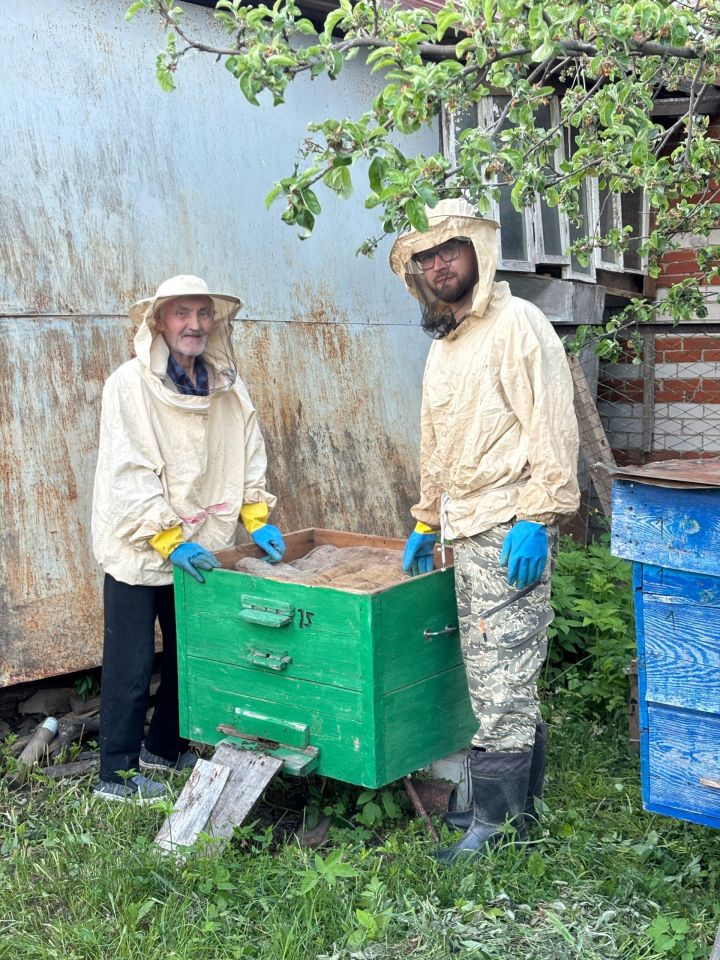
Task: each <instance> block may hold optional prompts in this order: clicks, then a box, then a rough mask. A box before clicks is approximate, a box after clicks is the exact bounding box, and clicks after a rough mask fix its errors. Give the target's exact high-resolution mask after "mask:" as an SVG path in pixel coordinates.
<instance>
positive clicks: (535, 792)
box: [525, 720, 548, 827]
mask: <svg viewBox="0 0 720 960" xmlns="http://www.w3.org/2000/svg"><path fill="white" fill-rule="evenodd" d="M547 736H548V735H547V724H546V723H545V721H544V720H541V721H540V723H538V725H537V726H536V727H535V744H534V746H533V752H532V762H531V764H530V779H529V781H528V793H527V800H526V802H525V823H526V824H527V826H529V827H531V826H532V825H533V824H534V823H537V822H538V820H539V819H540V811H539V810H538V809H537V808H536V806H535V800H536V799H538V800H542V798H543V790H544V786H545V758H546V756H547Z"/></svg>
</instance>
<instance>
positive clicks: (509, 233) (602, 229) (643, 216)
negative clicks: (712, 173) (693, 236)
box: [443, 96, 648, 282]
mask: <svg viewBox="0 0 720 960" xmlns="http://www.w3.org/2000/svg"><path fill="white" fill-rule="evenodd" d="M507 102H508V98H507V97H506V96H497V97H486V98H484V99H483V100H481V101H480V103H479V104H478V105H477V106H476V105H474V104H473V105H471V106H470V107H468V108H466V109H465V110H464V111H462V112H460V111H459V112H458V113H455V114H453V113H449V112H448V111H445V113H444V116H443V131H444V142H445V144H446V154H447V156H448V157H449V158H450V159H452V160H455V159H456V158H457V154H458V145H459V137H460V134H461V133H462V132H463V130H467V129H468V128H471V127H476V126H480V127H483V128H486V129H490V128H491V127H492V126H494V124H495V123H496V122H497V121H498V119H499V118H500V116H501V114H502V111H503V110H504V109H505V107H506V105H507ZM536 117H537V125H538V126H539V127H542V128H543V129H546V130H550V129H552V128H553V127H555V126H556V125H557V124H558V123H559V120H560V103H559V99H558V98H557V97H552V98H551V99H550V100H549V101H548V103H547V104H545V105H543V106H541V107H540V108H539V109H538V112H537V114H536ZM509 125H510V122H509V121H508V120H507V119H505V120H504V121H503V125H502V127H501V129H503V130H504V129H507V128H508V126H509ZM574 141H575V132H574V131H573V130H570V131H567V132H566V136H565V138H564V143H558V145H557V147H556V148H555V151H554V156H553V158H552V164H553V166H554V168H555V169H556V170H559V169H560V164H561V163H562V160H563V157H564V156H565V152H566V151H567V152H568V153H571V152H572V149H573V145H574ZM496 185H497V188H498V190H499V198H498V199H497V200H492V201H491V212H490V215H491V216H493V217H494V218H495V219H497V220H498V221H499V223H500V257H499V260H498V266H499V268H500V269H503V270H519V271H531V270H534V269H535V268H536V267H537V266H538V265H543V264H557V265H560V266H561V267H562V275H563V277H566V278H568V279H575V280H584V281H586V282H593V281H594V280H595V277H596V269H598V268H599V269H603V270H612V271H616V272H621V271H624V272H632V273H644V272H645V266H646V265H645V263H644V262H643V260H642V258H641V257H640V254H639V252H638V249H639V246H640V243H641V242H642V241H641V239H640V238H641V237H643V236H645V235H646V234H647V224H648V215H647V208H646V205H645V202H644V196H643V193H642V191H636V192H633V193H628V194H622V195H621V194H615V193H611V192H610V191H609V190H607V189H602V190H600V189H599V187H598V183H597V180H596V179H595V178H594V177H588V178H587V179H586V180H585V181H584V183H583V187H582V189H581V192H580V197H579V202H580V214H581V217H582V225H580V224H577V223H572V222H571V221H570V220H569V218H568V216H567V214H566V213H565V212H564V211H562V210H560V209H559V208H558V207H550V206H549V205H548V204H547V202H546V201H545V200H544V199H543V198H542V197H538V199H537V200H536V201H535V203H534V204H533V205H532V206H530V207H526V208H525V209H524V210H522V211H519V212H518V211H517V210H516V209H515V208H514V207H513V205H512V201H511V199H510V194H511V189H512V185H511V184H506V183H502V182H498V181H496ZM628 225H629V226H632V228H633V234H632V237H633V239H632V240H631V241H630V243H629V247H628V249H627V250H626V251H625V252H624V253H622V252H620V251H616V250H611V249H609V248H605V247H603V248H597V247H596V248H595V250H594V251H593V253H592V254H591V255H590V261H589V263H588V264H587V265H584V264H581V263H580V261H579V260H578V258H577V257H576V256H575V255H572V256H571V255H569V254H568V248H569V246H570V245H571V244H572V243H574V242H576V241H577V240H580V239H582V238H583V237H591V236H593V235H599V236H606V235H607V234H608V233H609V231H610V230H613V229H616V230H622V229H623V227H624V226H628Z"/></svg>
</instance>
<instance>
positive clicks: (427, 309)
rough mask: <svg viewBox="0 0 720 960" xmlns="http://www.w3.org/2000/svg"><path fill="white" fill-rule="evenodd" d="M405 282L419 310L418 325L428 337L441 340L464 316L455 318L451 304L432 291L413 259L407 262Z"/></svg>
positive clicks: (457, 325)
mask: <svg viewBox="0 0 720 960" xmlns="http://www.w3.org/2000/svg"><path fill="white" fill-rule="evenodd" d="M405 282H406V283H407V285H408V287H409V288H411V289H413V290H414V291H415V295H416V296H417V298H418V302H419V304H420V310H421V314H420V326H421V327H422V328H423V330H424V331H425V333H426V334H427V335H428V336H429V337H431V338H432V339H433V340H442V339H443V337H446V336H447V335H448V334H449V333H452V332H453V330H455V329H456V328H457V327H459V326H460V324H461V323H462V321H463V319H464V317H461V318H460V319H459V320H458V319H456V318H455V314H454V313H453V312H452V308H451V305H450V304H449V303H446V302H445V301H444V300H441V299H440V297H438V295H437V294H436V293H433V291H432V290H431V289H430V287H429V286H428V283H427V281H426V279H425V274H424V273H423V272H422V270H421V269H420V267H419V266H418V265H417V264H416V263H415V262H414V261H413V260H410V261H409V262H408V266H407V271H406V273H405Z"/></svg>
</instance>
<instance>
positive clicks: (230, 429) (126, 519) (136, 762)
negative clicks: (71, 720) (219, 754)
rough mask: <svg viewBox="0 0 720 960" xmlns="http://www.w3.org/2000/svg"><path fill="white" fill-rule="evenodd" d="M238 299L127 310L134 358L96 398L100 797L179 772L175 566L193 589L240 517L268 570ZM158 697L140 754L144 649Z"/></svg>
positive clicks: (270, 549) (150, 789) (191, 280)
mask: <svg viewBox="0 0 720 960" xmlns="http://www.w3.org/2000/svg"><path fill="white" fill-rule="evenodd" d="M241 306H242V302H241V301H240V300H239V299H238V298H237V297H233V296H227V295H225V294H214V293H211V292H210V291H209V290H208V287H207V284H206V283H205V281H204V280H200V279H199V278H198V277H192V276H179V277H173V278H172V279H170V280H166V281H165V282H164V283H162V284H161V285H160V286H159V287H158V289H157V292H156V293H155V295H154V296H153V297H149V298H147V299H145V300H141V301H139V302H138V303H136V304H134V305H133V306H132V307H131V308H130V318H131V320H133V321H134V322H135V323H136V324H137V325H138V330H137V333H136V335H135V341H134V342H135V352H136V356H135V357H134V358H133V359H132V360H129V361H127V362H126V363H124V364H122V366H120V367H119V368H118V369H117V370H116V371H115V372H114V373H113V374H112V375H111V376H110V377H109V378H108V380H107V383H106V384H105V389H104V392H103V402H102V416H101V424H100V449H99V454H98V463H97V471H96V475H95V489H94V496H93V511H92V533H93V547H94V552H95V557H96V559H97V561H98V563H99V564H100V565H101V567H102V568H103V570H104V572H105V583H104V608H105V643H104V651H103V668H102V689H101V718H100V721H101V722H100V758H101V759H100V782H99V784H98V785H97V786H96V788H95V792H96V793H97V794H98V795H100V796H102V797H105V798H107V799H113V800H141V801H149V800H152V799H153V798H155V797H157V796H162V794H163V793H164V792H165V786H164V784H162V783H158V782H155V781H152V780H149V779H148V778H147V777H145V776H144V775H142V774H138V773H137V768H138V766H139V767H140V768H141V769H145V770H159V771H170V770H177V769H182V768H184V767H190V766H192V764H193V763H194V760H195V758H194V756H193V754H192V753H190V752H189V751H188V750H187V747H188V744H187V741H185V740H181V739H180V737H179V731H178V691H177V653H176V641H175V608H174V601H173V587H172V580H173V573H172V570H173V567H174V566H176V567H179V568H181V569H183V570H185V571H186V572H187V573H188V574H190V575H191V576H193V577H194V578H195V579H196V580H199V581H200V582H201V583H204V582H205V579H204V574H205V575H206V574H207V573H208V572H209V571H211V570H212V569H213V568H214V567H217V566H219V563H218V561H217V560H216V558H215V557H214V556H213V553H212V552H211V551H213V550H219V549H222V548H223V547H228V546H231V545H232V544H233V543H234V542H235V533H236V528H237V522H238V517H240V518H241V519H242V522H243V523H244V525H245V528H246V529H247V531H248V532H249V533H250V535H251V536H252V538H253V540H254V541H255V542H256V543H257V544H258V546H260V547H261V548H262V549H263V550H264V551H265V552H266V553H267V555H268V559H270V560H272V561H277V560H279V559H280V558H281V557H282V554H283V552H284V550H285V544H284V542H283V538H282V535H281V533H280V531H279V530H278V529H277V528H276V527H274V526H272V525H270V524H268V523H267V517H268V514H269V512H270V510H271V509H272V507H273V506H274V505H275V497H273V496H272V495H271V494H269V493H268V492H267V490H266V489H265V470H266V467H267V461H266V456H265V444H264V442H263V438H262V435H261V433H260V428H259V426H258V423H257V419H256V415H255V410H254V408H253V406H252V403H251V402H250V398H249V396H248V393H247V391H246V389H245V387H244V386H243V383H242V381H241V380H240V379H239V377H238V375H237V370H236V367H235V359H234V356H233V351H232V346H231V342H230V332H231V331H230V321H231V320H232V319H233V317H234V316H235V315H236V314H237V312H238V310H239V309H240V307H241ZM156 619H157V620H158V621H159V623H160V628H161V631H162V637H163V661H162V676H161V683H160V687H159V689H158V691H157V694H156V697H155V709H154V712H153V716H152V721H151V723H150V729H149V731H148V735H147V738H146V741H145V743H144V744H143V743H142V734H143V724H144V720H145V712H146V709H147V701H148V688H149V683H150V676H151V672H152V667H153V658H154V652H155V643H154V636H155V621H156Z"/></svg>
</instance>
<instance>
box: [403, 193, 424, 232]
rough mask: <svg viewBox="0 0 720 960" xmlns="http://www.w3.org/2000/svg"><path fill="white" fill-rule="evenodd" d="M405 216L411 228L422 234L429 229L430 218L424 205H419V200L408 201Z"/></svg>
mask: <svg viewBox="0 0 720 960" xmlns="http://www.w3.org/2000/svg"><path fill="white" fill-rule="evenodd" d="M405 215H406V217H407V218H408V221H409V223H410V226H411V227H414V228H415V229H416V230H419V231H420V232H421V233H424V232H425V231H426V230H427V229H428V227H429V224H428V218H427V214H426V213H425V207H424V205H423V204H422V203H419V202H418V201H417V200H406V201H405Z"/></svg>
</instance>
